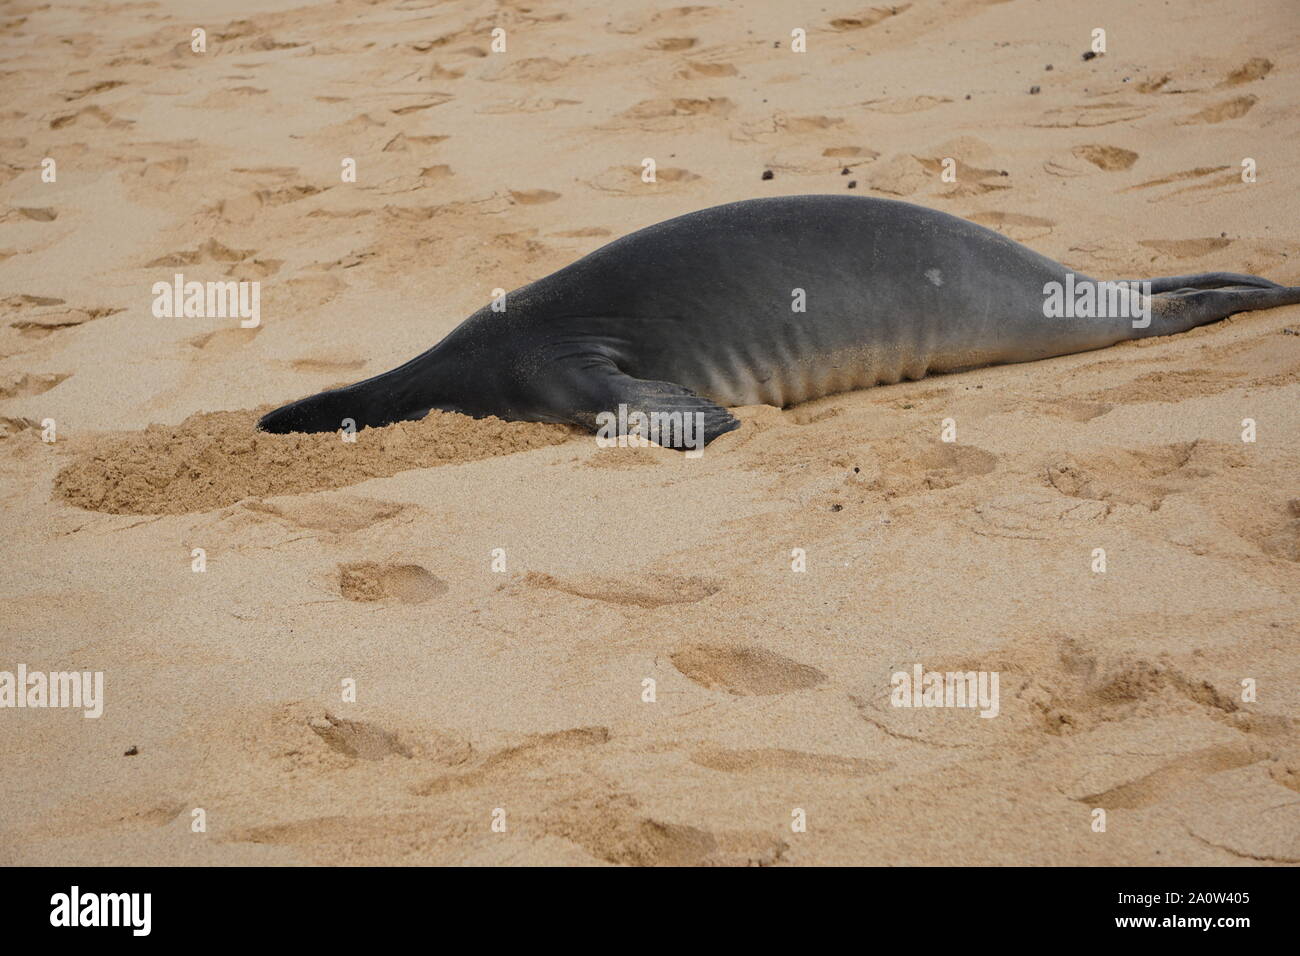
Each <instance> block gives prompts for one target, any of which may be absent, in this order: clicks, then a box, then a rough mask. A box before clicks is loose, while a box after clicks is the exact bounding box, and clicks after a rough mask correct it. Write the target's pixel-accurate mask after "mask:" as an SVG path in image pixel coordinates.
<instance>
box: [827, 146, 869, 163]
mask: <svg viewBox="0 0 1300 956" xmlns="http://www.w3.org/2000/svg"><path fill="white" fill-rule="evenodd" d="M822 155H823V156H829V157H831V158H833V159H866V160H871V159H876V158H878V157H879V156H880V154H879V153H877V152H876V151H875V150H874V149H867V148H866V147H863V146H828V147H827V148H826V149H823V150H822Z"/></svg>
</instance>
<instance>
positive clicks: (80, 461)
mask: <svg viewBox="0 0 1300 956" xmlns="http://www.w3.org/2000/svg"><path fill="white" fill-rule="evenodd" d="M216 8H219V12H214V9H216ZM796 28H798V29H802V30H804V31H806V52H795V51H794V50H792V49H791V42H792V32H791V31H792V30H795V29H796ZM1097 28H1102V29H1104V30H1105V43H1106V52H1105V53H1104V54H1102V55H1099V56H1090V57H1086V58H1085V56H1084V54H1085V53H1088V52H1089V51H1090V48H1091V44H1092V43H1093V31H1094V29H1097ZM196 29H202V30H203V31H205V32H204V40H205V48H204V50H203V51H202V52H196V50H195V49H194V48H193V42H194V35H193V31H194V30H196ZM497 29H500V30H504V31H505V32H504V37H505V44H506V45H505V50H504V51H503V52H496V51H494V49H493V44H494V36H493V31H494V30H497ZM0 61H2V62H0V88H2V89H3V90H4V96H3V99H2V101H0V118H2V122H0V145H2V146H3V149H2V150H0V156H2V161H0V217H2V218H0V223H2V226H3V228H2V229H0V496H2V501H3V509H4V528H3V535H0V671H11V672H12V671H16V669H17V668H18V667H19V665H22V666H23V667H24V668H25V669H26V670H27V671H29V672H34V671H41V672H64V671H77V672H91V673H93V672H101V673H102V674H103V700H102V705H103V706H102V714H101V715H100V716H98V717H93V718H88V717H86V716H83V712H82V711H81V710H77V709H72V708H59V709H56V708H52V707H45V708H28V707H24V708H18V707H14V708H3V709H0V762H2V763H3V766H4V768H5V772H4V773H3V774H0V864H7V865H13V864H27V865H47V864H64V865H72V864H76V865H82V864H86V865H107V864H129V865H159V864H186V865H229V864H264V865H303V864H367V865H369V864H412V865H430V864H433V865H446V864H451V865H465V864H469V865H608V864H631V865H649V864H669V865H674V864H680V865H786V866H789V865H827V864H855V865H856V864H870V865H885V864H887V865H913V864H927V865H972V864H1035V865H1062V864H1074V865H1106V866H1127V865H1165V864H1184V865H1206V866H1232V865H1276V864H1288V863H1291V864H1294V863H1300V795H1298V793H1297V791H1300V728H1298V726H1297V715H1298V714H1300V654H1297V640H1300V565H1298V564H1297V562H1300V481H1298V480H1297V478H1298V476H1300V442H1298V439H1300V307H1296V306H1291V307H1285V308H1277V309H1270V310H1265V311H1257V312H1251V313H1244V314H1240V315H1237V316H1235V317H1233V318H1230V319H1228V320H1227V321H1224V322H1220V323H1216V324H1213V325H1208V326H1205V327H1202V328H1199V329H1196V330H1194V331H1191V332H1188V333H1185V334H1181V335H1177V336H1170V337H1163V338H1151V339H1146V340H1142V341H1134V342H1127V343H1123V344H1120V345H1117V346H1115V347H1113V348H1108V349H1103V350H1098V351H1093V352H1088V353H1083V354H1076V355H1069V356H1065V357H1061V358H1055V359H1050V360H1046V361H1041V362H1032V363H1026V364H1019V365H1004V366H998V367H992V368H984V369H979V370H975V371H969V372H962V373H958V374H949V375H938V376H931V377H928V378H925V379H922V380H920V381H916V382H906V383H902V384H898V385H890V386H882V387H879V388H874V389H867V390H861V391H855V392H850V393H845V394H840V395H835V396H831V397H828V398H825V399H821V400H818V401H815V402H812V403H808V404H804V405H798V406H794V407H790V408H786V409H777V408H774V407H771V406H748V407H743V408H739V409H735V410H733V411H734V413H735V414H736V416H737V417H738V418H739V419H740V420H741V423H742V425H741V428H740V429H738V430H736V431H734V432H731V433H729V434H727V435H724V436H723V437H721V438H719V439H718V440H717V441H716V442H714V443H713V444H711V445H709V446H708V448H707V450H706V451H705V453H704V454H703V456H701V457H699V458H688V457H687V456H685V455H682V454H680V453H678V452H674V451H670V450H667V449H639V448H626V449H605V448H599V447H597V446H596V443H595V442H594V441H593V439H592V437H591V436H590V435H588V434H585V433H583V432H580V431H578V430H577V429H574V428H570V427H567V426H561V425H549V424H537V423H517V422H516V423H506V422H502V421H499V420H495V419H485V420H473V419H469V418H465V417H463V416H456V415H451V414H445V413H434V414H431V415H430V416H429V417H428V418H427V419H425V420H422V421H418V422H404V423H401V424H397V425H392V426H389V427H386V428H376V429H362V430H361V431H359V432H358V433H357V434H356V435H355V441H354V442H346V441H343V440H342V439H341V438H340V436H339V435H338V434H320V435H285V436H281V435H268V434H265V433H258V432H257V431H256V430H255V422H256V420H257V417H258V415H259V414H262V413H264V412H266V411H268V410H269V409H271V408H274V407H276V406H278V405H281V404H284V403H285V402H288V401H291V400H293V399H297V398H301V397H303V396H306V395H309V394H312V393H314V392H318V391H320V390H323V389H326V388H330V387H333V386H336V385H342V384H345V383H348V382H353V381H357V380H359V379H362V378H365V377H367V376H370V375H374V374H378V373H380V372H383V371H386V370H387V369H390V368H392V367H394V366H396V365H398V364H400V363H402V362H404V361H406V360H407V359H409V358H411V357H412V356H414V355H416V354H418V353H420V352H422V351H424V350H425V349H427V348H428V347H430V346H431V345H432V344H433V343H435V342H436V341H438V340H439V339H440V338H441V337H442V336H444V335H445V334H447V333H448V332H449V331H450V330H451V329H453V328H454V327H455V326H456V325H457V324H458V323H459V322H460V321H461V320H462V319H464V318H465V317H466V316H467V315H469V314H471V313H472V312H474V311H475V310H477V309H479V308H481V307H482V306H483V305H485V304H486V303H487V302H488V301H489V300H490V298H491V297H492V296H493V294H494V291H493V290H496V289H515V288H517V287H519V286H522V285H524V284H526V283H528V282H532V281H533V280H536V279H538V278H540V277H542V276H544V275H547V274H548V273H551V272H553V271H555V270H557V269H559V268H561V267H563V266H565V265H567V264H569V263H570V262H572V261H574V260H575V259H578V258H579V257H581V256H583V255H586V254H587V253H589V252H591V251H592V250H594V249H596V248H598V247H600V246H602V245H604V244H605V243H607V242H609V241H611V240H612V239H615V238H617V237H619V236H622V235H624V234H626V233H628V232H631V231H633V230H635V229H639V228H642V227H644V226H648V225H651V224H654V223H656V222H659V221H661V220H664V219H667V218H670V217H672V216H677V215H681V214H684V213H688V212H691V211H694V210H698V209H703V208H705V207H708V206H713V205H717V204H720V203H726V202H732V201H736V200H741V199H747V198H754V197H762V196H784V195H799V194H813V193H831V194H844V193H854V194H858V195H864V196H879V197H886V198H892V199H901V200H906V201H909V202H914V203H917V204H920V205H924V206H928V207H931V208H935V209H940V210H943V211H945V212H948V213H952V214H954V215H957V216H960V217H963V218H965V219H969V220H971V221H973V222H976V223H979V224H981V225H983V226H987V227H989V228H991V229H994V230H997V231H999V232H1002V233H1004V234H1005V235H1007V236H1009V237H1010V238H1012V239H1015V240H1016V241H1018V242H1021V243H1024V244H1025V245H1027V246H1029V247H1031V248H1033V249H1035V250H1037V251H1038V252H1040V253H1042V254H1044V255H1046V256H1049V257H1051V258H1053V259H1055V260H1058V261H1059V262H1062V263H1064V264H1066V265H1067V266H1069V267H1071V268H1073V269H1077V270H1078V271H1079V272H1080V273H1086V274H1089V275H1096V276H1102V277H1110V278H1143V277H1153V276H1167V275H1175V274H1183V273H1194V272H1207V271H1212V270H1225V271H1232V272H1243V273H1252V274H1256V275H1260V276H1265V277H1267V278H1269V279H1272V280H1274V281H1277V282H1280V283H1283V284H1286V285H1293V286H1294V285H1300V233H1297V228H1296V227H1297V223H1300V195H1298V193H1297V189H1296V183H1297V182H1300V156H1297V145H1298V143H1297V129H1298V128H1300V7H1297V6H1296V4H1295V3H1294V0H1255V2H1252V3H1249V4H1241V3H1238V2H1235V0H1176V2H1171V3H1167V4H1133V3H1129V2H1126V0H1090V2H1088V3H1071V2H1067V0H1059V2H1058V0H1005V2H998V0H913V2H911V3H900V4H896V5H892V6H885V5H879V6H871V5H867V4H856V5H855V4H854V3H844V4H832V5H828V6H822V7H819V6H800V5H791V4H783V3H777V2H756V0H745V2H725V3H724V2H717V3H710V2H707V0H706V2H705V3H703V4H701V5H692V6H680V7H671V8H669V7H652V6H651V5H649V4H642V3H616V4H612V5H611V4H608V3H597V2H594V0H535V2H529V3H520V2H516V0H502V2H487V0H483V2H478V0H474V2H462V0H450V2H437V3H435V2H425V0H410V2H364V0H336V2H330V3H316V4H304V3H303V2H302V0H259V2H251V0H231V2H226V3H222V4H218V5H216V7H215V8H214V5H212V4H204V3H199V2H197V0H163V2H126V3H98V2H97V3H85V4H37V3H30V2H23V0H19V2H7V3H4V4H2V5H0ZM646 158H653V159H654V161H655V165H656V168H657V173H656V181H655V182H653V183H647V182H645V181H643V178H642V170H643V165H642V162H643V160H644V159H646ZM948 159H951V160H954V161H955V163H952V164H950V163H945V160H948ZM47 160H52V161H53V166H50V164H48V163H47V162H46V161H47ZM349 160H351V161H353V163H354V167H355V180H354V181H349V180H348V179H347V177H346V172H347V169H348V165H347V163H348V161H349ZM949 168H951V169H954V170H955V177H947V176H944V175H943V172H944V170H945V169H949ZM50 169H52V170H53V171H54V175H53V176H52V177H51V176H49V175H48V174H47V172H46V171H47V170H50ZM767 173H770V175H765V174H767ZM178 273H180V274H183V275H184V276H185V277H186V279H193V280H197V281H201V282H206V281H217V280H221V281H228V280H233V281H237V282H257V283H259V288H260V322H259V324H258V325H256V326H255V327H243V326H242V325H241V323H240V321H239V319H238V318H237V317H235V318H231V317H226V318H212V317H207V318H198V317H184V316H181V317H161V318H160V317H158V316H157V315H155V314H154V310H153V304H154V300H155V295H154V293H153V292H152V291H151V290H152V289H153V287H154V286H155V283H158V282H160V281H161V282H164V283H167V282H171V281H172V278H173V276H174V275H176V274H178ZM945 421H951V422H952V423H953V428H954V429H955V441H944V440H941V431H942V429H943V427H944V422H945ZM1248 423H1249V424H1248ZM1098 549H1101V550H1102V551H1103V552H1104V558H1105V570H1104V571H1099V570H1097V553H1098ZM797 564H798V565H801V567H795V565H797ZM917 665H919V666H921V667H922V668H924V670H925V671H927V672H969V671H975V672H985V673H995V674H997V675H998V681H999V687H1000V702H999V706H998V712H997V715H996V717H993V718H991V719H984V718H981V717H980V715H979V713H978V712H977V711H976V710H974V709H972V708H908V707H898V706H894V705H893V703H892V702H891V693H892V683H891V682H892V681H893V675H895V674H897V673H900V672H902V673H911V672H912V670H913V668H914V666H917ZM1098 810H1101V811H1104V814H1103V819H1104V821H1105V825H1104V829H1099V828H1098V827H1097V826H1096V823H1097V820H1098V815H1097V811H1098ZM200 824H201V826H200Z"/></svg>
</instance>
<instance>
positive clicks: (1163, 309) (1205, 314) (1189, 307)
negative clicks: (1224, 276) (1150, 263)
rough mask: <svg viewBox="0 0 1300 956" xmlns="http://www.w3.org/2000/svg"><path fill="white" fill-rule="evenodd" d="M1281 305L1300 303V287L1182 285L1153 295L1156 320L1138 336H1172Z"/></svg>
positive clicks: (1152, 309) (1152, 301)
mask: <svg viewBox="0 0 1300 956" xmlns="http://www.w3.org/2000/svg"><path fill="white" fill-rule="evenodd" d="M1280 305H1300V286H1291V287H1288V286H1275V287H1271V288H1263V289H1259V288H1244V287H1242V286H1240V285H1237V286H1230V287H1228V288H1226V289H1190V288H1183V289H1178V290H1177V291H1173V292H1164V293H1161V294H1159V295H1154V296H1152V297H1151V306H1152V308H1151V311H1152V313H1153V315H1154V318H1155V319H1156V321H1154V322H1152V323H1151V325H1150V326H1149V327H1148V328H1147V329H1145V330H1144V331H1142V332H1141V333H1140V335H1139V337H1145V336H1149V335H1172V334H1173V333H1175V332H1186V331H1187V330H1188V329H1194V328H1196V327H1197V326H1198V325H1208V324H1209V323H1210V322H1217V321H1219V320H1220V319H1226V318H1227V317H1228V316H1230V315H1235V314H1236V313H1238V312H1252V311H1254V310H1255V309H1273V308H1277V307H1278V306H1280Z"/></svg>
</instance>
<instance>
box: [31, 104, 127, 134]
mask: <svg viewBox="0 0 1300 956" xmlns="http://www.w3.org/2000/svg"><path fill="white" fill-rule="evenodd" d="M134 125H135V120H125V119H118V118H116V117H115V116H114V115H113V114H112V113H110V112H109V111H108V110H105V109H101V108H100V107H98V106H86V107H83V108H81V109H79V110H77V111H76V112H74V113H65V114H63V115H62V116H56V117H55V118H54V119H52V120H50V129H66V128H67V127H69V126H89V127H91V128H94V129H130V128H131V127H132V126H134Z"/></svg>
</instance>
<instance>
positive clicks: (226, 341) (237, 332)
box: [189, 325, 262, 355]
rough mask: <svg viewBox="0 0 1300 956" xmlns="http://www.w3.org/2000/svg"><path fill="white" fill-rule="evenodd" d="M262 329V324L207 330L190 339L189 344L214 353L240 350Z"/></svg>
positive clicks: (201, 350)
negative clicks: (246, 327) (248, 327)
mask: <svg viewBox="0 0 1300 956" xmlns="http://www.w3.org/2000/svg"><path fill="white" fill-rule="evenodd" d="M261 331H262V327H261V326H260V325H259V326H256V327H254V328H251V329H243V328H230V329H217V330H216V331H215V332H205V333H204V334H202V335H196V336H195V337H194V338H192V339H190V340H189V344H190V345H192V346H193V347H194V348H196V349H198V350H199V351H200V352H206V353H209V354H212V355H220V354H223V353H227V352H238V351H239V350H240V349H242V348H243V347H244V346H245V345H247V344H248V343H249V342H251V341H253V339H255V338H256V337H257V335H258V333H260V332H261Z"/></svg>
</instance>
